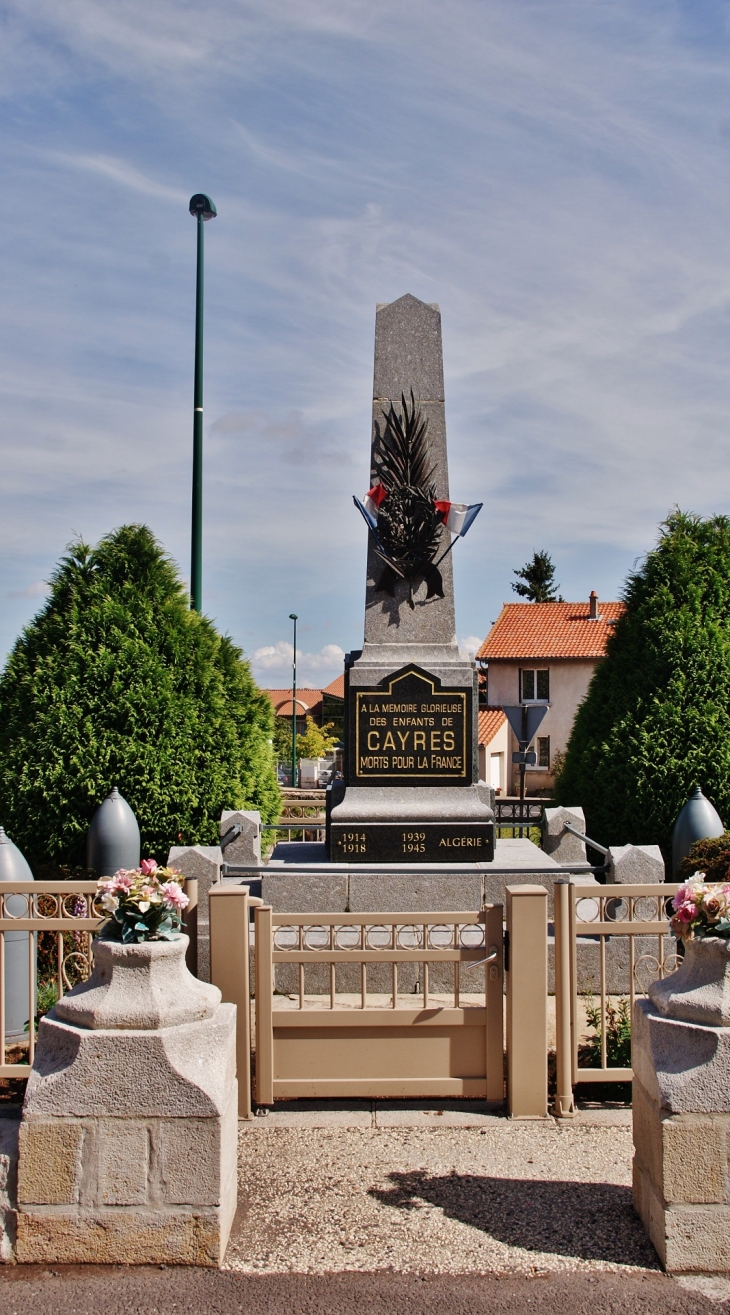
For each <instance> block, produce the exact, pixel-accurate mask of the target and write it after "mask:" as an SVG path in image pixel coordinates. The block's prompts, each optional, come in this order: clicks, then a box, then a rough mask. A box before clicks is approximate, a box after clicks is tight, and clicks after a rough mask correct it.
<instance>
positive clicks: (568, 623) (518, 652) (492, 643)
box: [477, 602, 626, 661]
mask: <svg viewBox="0 0 730 1315" xmlns="http://www.w3.org/2000/svg"><path fill="white" fill-rule="evenodd" d="M625 610H626V609H625V604H624V603H599V604H598V612H599V616H598V619H597V620H595V621H591V619H590V615H589V611H590V604H589V603H587V602H586V603H505V604H504V606H503V608H502V611H501V612H500V614H499V616H498V618H497V620H496V621H495V623H494V625H493V626H492V629H491V630H490V632H489V634H488V635H487V638H486V639H485V640H484V643H483V644H482V646H481V648H480V649H479V652H478V653H477V657H478V658H488V659H489V661H493V660H498V659H500V658H501V659H511V660H513V661H515V660H518V659H519V660H521V659H535V660H536V659H538V658H539V659H548V658H602V657H603V655H604V653H605V652H606V643H607V641H608V637H609V635H610V634H611V633H612V631H613V628H614V626H613V624H612V623H615V622H616V621H617V620H618V618H619V617H620V616H621V615H622V614H623V612H624V611H625Z"/></svg>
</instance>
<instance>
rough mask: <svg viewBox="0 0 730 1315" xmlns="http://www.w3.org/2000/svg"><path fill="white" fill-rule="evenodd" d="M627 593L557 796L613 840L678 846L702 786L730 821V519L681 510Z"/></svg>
mask: <svg viewBox="0 0 730 1315" xmlns="http://www.w3.org/2000/svg"><path fill="white" fill-rule="evenodd" d="M624 598H625V601H626V613H625V614H624V616H623V617H622V619H621V620H620V621H619V622H618V624H617V626H616V628H615V633H614V634H613V635H612V637H611V639H610V640H609V643H608V648H607V653H606V657H605V659H604V661H603V662H601V663H600V665H599V666H598V667H597V669H596V672H595V674H594V676H593V679H592V681H591V685H590V688H589V690H588V694H587V696H586V699H585V701H584V702H583V703H582V705H581V707H580V708H579V710H578V714H577V716H576V719H575V724H574V726H573V732H572V735H571V738H570V742H569V744H568V748H567V751H566V755H565V760H564V764H563V767H562V770H561V772H560V776H559V778H558V781H557V782H556V789H555V796H556V802H557V803H563V804H582V806H583V808H584V810H585V814H586V825H587V829H588V834H589V835H591V836H592V837H593V838H594V839H596V840H598V841H601V842H602V843H604V844H605V843H610V844H627V843H633V844H660V845H661V846H662V848H663V849H664V851H665V853H667V852H668V850H669V847H670V842H671V833H672V827H673V825H674V822H675V820H676V817H677V814H678V812H679V810H680V808H681V807H682V804H683V803H684V802H685V801H686V799H687V797H688V795H689V792H690V790H691V789H692V787H693V786H694V785H700V786H701V787H702V790H703V791H704V793H705V794H706V795H707V796H708V798H710V799H711V800H712V802H713V804H714V805H715V807H716V808H717V810H718V812H719V814H720V816H721V817H722V818H723V819H724V821H725V823H726V824H727V823H728V822H730V520H728V518H727V517H726V516H713V517H711V518H709V519H706V520H705V519H702V518H700V517H699V516H692V515H687V514H685V513H682V512H680V511H675V512H673V513H672V515H670V516H669V517H668V519H667V520H666V521H665V523H664V524H663V525H662V527H661V534H660V539H659V543H658V544H657V547H656V548H655V549H654V550H653V551H652V552H650V553H649V554H648V556H647V557H646V559H645V561H644V563H643V565H642V566H641V567H640V569H638V570H636V571H635V572H633V573H632V574H631V575H630V576H629V578H628V581H627V584H626V587H625V593H624Z"/></svg>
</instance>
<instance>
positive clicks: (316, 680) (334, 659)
mask: <svg viewBox="0 0 730 1315" xmlns="http://www.w3.org/2000/svg"><path fill="white" fill-rule="evenodd" d="M293 658H294V646H293V644H289V643H287V641H286V640H284V639H280V640H278V641H277V643H275V644H264V645H263V646H262V647H261V648H257V649H256V650H255V652H254V653H252V654H251V669H252V671H253V673H254V675H255V676H256V679H257V680H258V682H259V684H261V685H263V686H265V687H269V688H271V689H279V688H282V689H283V688H285V687H287V686H288V685H290V684H291V679H292V662H293ZM344 660H345V654H344V650H343V649H341V648H340V647H339V645H338V644H325V645H324V647H323V648H321V649H320V651H319V652H318V653H306V652H303V651H302V650H301V649H299V648H298V649H297V683H298V684H299V685H300V686H301V687H302V688H303V689H306V688H308V689H319V688H322V687H324V686H325V685H329V684H330V681H332V680H334V678H335V676H340V675H341V674H342V668H343V663H344Z"/></svg>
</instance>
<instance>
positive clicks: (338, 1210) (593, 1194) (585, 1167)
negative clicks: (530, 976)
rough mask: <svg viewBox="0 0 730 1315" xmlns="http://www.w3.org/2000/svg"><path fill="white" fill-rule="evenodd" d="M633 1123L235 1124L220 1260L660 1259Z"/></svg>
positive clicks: (477, 1262) (621, 1265)
mask: <svg viewBox="0 0 730 1315" xmlns="http://www.w3.org/2000/svg"><path fill="white" fill-rule="evenodd" d="M631 1156H632V1145H631V1129H630V1127H628V1126H626V1123H625V1122H624V1124H623V1126H622V1125H620V1124H618V1125H614V1126H610V1125H609V1126H590V1125H588V1126H586V1125H585V1124H584V1123H582V1122H580V1121H576V1122H570V1123H568V1122H566V1123H560V1124H558V1123H556V1122H555V1121H553V1120H552V1119H551V1120H549V1121H547V1122H546V1123H510V1122H509V1121H508V1120H506V1119H503V1118H497V1117H493V1118H489V1119H485V1120H483V1121H482V1124H481V1126H478V1127H454V1126H440V1127H438V1128H436V1127H434V1128H431V1127H426V1128H423V1127H378V1126H370V1127H364V1126H356V1127H352V1126H350V1127H307V1126H298V1127H292V1126H269V1121H268V1120H266V1119H255V1120H253V1122H252V1123H250V1124H248V1125H242V1133H241V1137H240V1169H239V1193H240V1199H241V1207H240V1208H239V1216H238V1219H237V1221H236V1226H235V1228H234V1233H233V1237H232V1239H231V1242H230V1244H229V1248H228V1253H227V1257H226V1268H228V1269H231V1270H235V1271H239V1272H248V1273H263V1274H276V1273H286V1272H292V1271H295V1272H297V1273H301V1274H324V1273H333V1272H334V1273H336V1272H342V1271H358V1270H360V1271H377V1270H390V1271H392V1272H396V1273H400V1274H429V1275H439V1274H486V1273H490V1274H496V1275H510V1274H512V1275H541V1274H548V1273H550V1272H558V1271H568V1270H573V1271H583V1272H585V1271H592V1272H595V1271H602V1270H603V1271H605V1270H621V1271H622V1272H624V1273H626V1272H629V1271H641V1270H643V1271H650V1270H654V1271H656V1270H657V1269H658V1262H657V1259H656V1255H655V1253H654V1250H653V1248H652V1247H651V1245H650V1243H649V1242H648V1241H647V1239H646V1236H645V1234H644V1232H643V1229H642V1227H641V1224H640V1223H639V1221H638V1219H637V1218H636V1216H635V1215H634V1212H633V1209H632V1205H631V1190H630V1184H631Z"/></svg>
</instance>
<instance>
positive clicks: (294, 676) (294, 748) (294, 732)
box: [289, 612, 304, 835]
mask: <svg viewBox="0 0 730 1315" xmlns="http://www.w3.org/2000/svg"><path fill="white" fill-rule="evenodd" d="M289 620H290V621H293V622H294V660H293V662H292V666H291V673H292V674H291V787H292V790H295V789H296V785H297V621H298V620H299V617H298V616H297V614H296V612H290V613H289ZM302 835H304V832H302Z"/></svg>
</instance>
